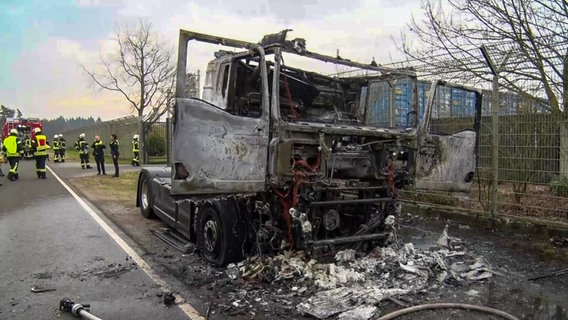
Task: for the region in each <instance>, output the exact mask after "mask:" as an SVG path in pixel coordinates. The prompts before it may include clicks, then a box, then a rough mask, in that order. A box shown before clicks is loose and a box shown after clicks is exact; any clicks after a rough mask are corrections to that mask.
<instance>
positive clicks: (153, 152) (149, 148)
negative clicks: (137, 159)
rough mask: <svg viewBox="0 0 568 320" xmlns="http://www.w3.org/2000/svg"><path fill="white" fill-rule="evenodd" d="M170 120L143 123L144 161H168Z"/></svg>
mask: <svg viewBox="0 0 568 320" xmlns="http://www.w3.org/2000/svg"><path fill="white" fill-rule="evenodd" d="M169 137H171V134H170V121H169V120H167V121H158V122H153V123H144V140H145V143H144V145H145V146H146V149H145V152H143V159H142V160H143V162H144V163H154V164H155V163H170V161H169V155H170V151H169V150H170V144H169V142H170V139H169Z"/></svg>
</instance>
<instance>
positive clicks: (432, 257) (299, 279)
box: [226, 227, 495, 319]
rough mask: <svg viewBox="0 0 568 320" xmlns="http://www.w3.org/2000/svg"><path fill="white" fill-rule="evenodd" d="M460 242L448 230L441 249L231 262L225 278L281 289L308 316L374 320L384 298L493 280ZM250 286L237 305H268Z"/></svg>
mask: <svg viewBox="0 0 568 320" xmlns="http://www.w3.org/2000/svg"><path fill="white" fill-rule="evenodd" d="M460 242H461V241H460V240H459V239H457V238H450V237H449V236H448V235H447V227H446V229H444V232H443V233H442V235H441V236H440V238H439V239H438V247H436V248H430V250H422V249H418V248H415V247H414V245H413V244H412V243H405V244H398V243H393V244H392V245H390V246H388V247H375V248H374V249H373V250H371V251H370V252H368V253H361V252H357V251H355V250H353V249H347V250H343V251H339V252H337V253H336V254H335V255H334V256H330V257H320V258H318V259H319V260H320V261H318V260H316V259H315V258H313V257H310V256H309V255H308V254H306V253H305V252H302V251H298V252H292V251H287V252H284V253H282V254H280V255H277V256H273V257H259V256H255V257H251V258H248V259H247V260H244V261H242V262H240V263H239V264H230V265H229V266H228V267H227V270H226V274H227V276H228V277H229V278H230V279H231V280H232V281H234V282H236V283H238V284H239V285H240V287H241V288H246V287H247V285H250V284H258V283H270V284H273V285H275V286H273V287H275V288H276V287H278V288H279V289H278V290H277V292H274V294H275V296H277V297H280V298H281V299H280V300H279V302H285V303H284V304H288V305H290V310H291V311H292V310H295V312H298V313H299V314H302V315H304V316H306V315H310V316H312V317H315V318H318V319H328V318H331V319H333V318H336V319H370V318H374V317H376V316H377V315H378V313H379V311H380V310H379V308H378V305H379V304H380V302H381V301H383V300H386V299H392V298H393V297H403V296H405V295H411V294H415V293H418V292H420V291H423V290H428V289H429V288H433V287H439V286H442V285H444V284H452V283H453V284H455V283H459V284H467V283H471V282H477V281H483V280H486V279H488V278H490V277H492V276H493V275H494V274H495V272H494V271H493V270H492V269H491V266H490V265H489V264H488V262H487V261H486V260H485V258H483V257H482V256H476V255H474V254H473V253H471V252H468V251H467V250H466V249H464V248H463V247H462V246H460V245H459V244H460ZM450 243H451V244H452V245H450ZM326 260H327V261H326ZM248 288H249V290H248V292H247V290H243V289H241V290H240V291H239V294H238V295H237V296H239V299H238V300H235V301H233V306H247V305H248V306H249V307H251V306H252V305H251V304H250V303H249V302H248V301H246V298H247V297H250V298H251V299H254V301H256V302H261V303H260V304H261V305H262V304H264V305H268V304H269V303H268V302H263V301H262V299H263V298H262V297H266V294H267V293H268V292H266V286H265V287H264V289H261V290H258V292H254V290H255V289H254V288H258V286H254V285H253V286H248ZM251 288H252V290H251ZM261 296H262V297H261ZM286 298H289V299H288V300H286ZM292 301H295V302H292ZM249 312H250V313H253V312H251V311H249Z"/></svg>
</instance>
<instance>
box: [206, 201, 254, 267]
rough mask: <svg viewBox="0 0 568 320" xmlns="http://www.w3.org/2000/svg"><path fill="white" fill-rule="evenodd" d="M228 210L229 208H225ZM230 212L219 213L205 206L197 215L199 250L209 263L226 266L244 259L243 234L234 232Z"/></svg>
mask: <svg viewBox="0 0 568 320" xmlns="http://www.w3.org/2000/svg"><path fill="white" fill-rule="evenodd" d="M225 208H226V209H228V208H227V207H225ZM234 222H235V221H234V217H233V216H232V212H230V210H223V211H222V212H218V211H217V209H216V208H215V207H213V206H209V205H208V206H205V207H202V208H200V209H199V211H198V213H197V248H198V249H199V251H200V252H201V254H202V255H203V257H205V259H207V260H208V261H209V262H212V263H214V264H215V265H217V266H224V265H226V264H227V263H229V262H236V261H239V260H241V259H242V258H243V253H242V244H243V243H242V242H243V239H241V237H240V236H239V234H240V233H241V232H239V230H234V228H233V227H237V225H238V224H235V223H234Z"/></svg>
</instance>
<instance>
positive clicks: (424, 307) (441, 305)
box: [377, 303, 519, 320]
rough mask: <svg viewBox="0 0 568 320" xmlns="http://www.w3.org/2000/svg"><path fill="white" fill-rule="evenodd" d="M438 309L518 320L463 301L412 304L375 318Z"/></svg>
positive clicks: (391, 317)
mask: <svg viewBox="0 0 568 320" xmlns="http://www.w3.org/2000/svg"><path fill="white" fill-rule="evenodd" d="M440 309H462V310H469V311H479V312H484V313H489V314H492V315H496V316H499V317H501V318H503V319H509V320H519V318H517V317H515V316H513V315H510V314H508V313H506V312H504V311H501V310H497V309H493V308H489V307H484V306H476V305H473V304H464V303H431V304H422V305H418V306H413V307H408V308H405V309H401V310H397V311H395V312H391V313H389V314H387V315H384V316H382V317H380V318H379V319H377V320H391V319H396V318H398V317H401V316H404V315H407V314H410V313H414V312H419V311H425V310H440Z"/></svg>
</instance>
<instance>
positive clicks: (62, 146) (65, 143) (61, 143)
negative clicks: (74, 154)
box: [59, 138, 67, 149]
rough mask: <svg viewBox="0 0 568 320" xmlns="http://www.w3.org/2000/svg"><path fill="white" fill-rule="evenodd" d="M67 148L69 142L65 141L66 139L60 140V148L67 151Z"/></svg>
mask: <svg viewBox="0 0 568 320" xmlns="http://www.w3.org/2000/svg"><path fill="white" fill-rule="evenodd" d="M66 146H67V142H66V141H65V139H63V138H61V139H59V148H60V149H65V147H66Z"/></svg>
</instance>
